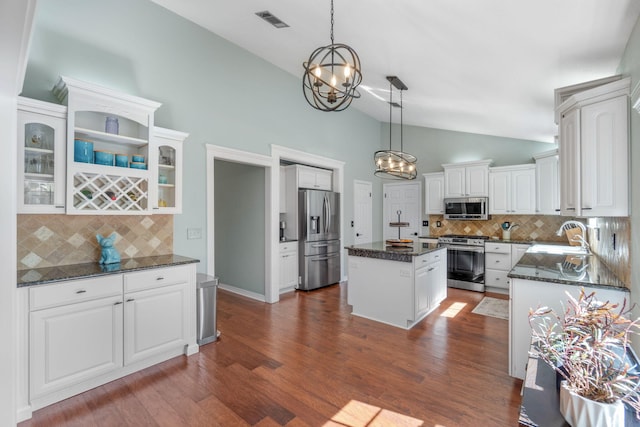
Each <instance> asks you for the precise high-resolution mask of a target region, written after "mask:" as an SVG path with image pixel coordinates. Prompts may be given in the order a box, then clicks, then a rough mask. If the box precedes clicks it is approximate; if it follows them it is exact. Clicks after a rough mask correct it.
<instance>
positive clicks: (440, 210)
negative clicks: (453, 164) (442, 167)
mask: <svg viewBox="0 0 640 427" xmlns="http://www.w3.org/2000/svg"><path fill="white" fill-rule="evenodd" d="M422 176H423V177H424V213H426V214H429V215H443V214H444V172H435V173H425V174H422Z"/></svg>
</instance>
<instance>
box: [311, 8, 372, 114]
mask: <svg viewBox="0 0 640 427" xmlns="http://www.w3.org/2000/svg"><path fill="white" fill-rule="evenodd" d="M302 66H303V67H304V75H303V77H302V90H303V92H304V97H305V99H306V100H307V102H308V103H309V105H311V106H312V107H313V108H315V109H317V110H320V111H342V110H345V109H346V108H347V107H349V105H351V101H353V99H354V98H360V93H359V92H358V90H357V89H356V88H357V87H358V85H359V84H360V82H362V73H361V72H360V58H359V57H358V54H357V53H356V51H355V50H353V49H352V48H351V47H349V46H347V45H346V44H342V43H334V41H333V0H331V44H330V45H329V46H322V47H319V48H317V49H316V50H314V51H313V52H312V53H311V56H309V60H307V62H305V63H303V64H302Z"/></svg>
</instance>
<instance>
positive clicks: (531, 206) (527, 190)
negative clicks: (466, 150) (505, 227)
mask: <svg viewBox="0 0 640 427" xmlns="http://www.w3.org/2000/svg"><path fill="white" fill-rule="evenodd" d="M535 186H536V166H535V165H533V164H531V165H516V166H503V167H495V168H490V170H489V213H490V214H494V215H495V214H520V215H529V214H534V213H535V209H536V198H535V197H536V191H535Z"/></svg>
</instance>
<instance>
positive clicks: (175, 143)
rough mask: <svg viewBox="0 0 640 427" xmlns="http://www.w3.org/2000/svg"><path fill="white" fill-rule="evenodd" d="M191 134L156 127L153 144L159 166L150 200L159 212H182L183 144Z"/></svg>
mask: <svg viewBox="0 0 640 427" xmlns="http://www.w3.org/2000/svg"><path fill="white" fill-rule="evenodd" d="M188 136H189V134H187V133H184V132H178V131H175V130H171V129H164V128H160V127H157V126H156V127H154V129H153V138H152V145H153V147H154V149H153V152H154V153H155V154H156V155H157V156H158V157H157V158H158V167H157V168H156V169H155V170H154V172H155V173H153V174H152V182H153V183H155V184H154V185H151V187H150V192H149V193H150V200H151V201H152V204H153V209H154V210H156V211H157V212H158V213H163V214H164V213H166V214H179V213H182V163H183V162H182V145H183V143H184V141H185V139H187V137H188Z"/></svg>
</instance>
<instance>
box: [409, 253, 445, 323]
mask: <svg viewBox="0 0 640 427" xmlns="http://www.w3.org/2000/svg"><path fill="white" fill-rule="evenodd" d="M420 258H425V259H424V261H425V262H424V264H425V265H424V266H417V267H419V268H417V269H416V272H415V278H414V281H415V282H414V283H415V293H416V294H415V303H416V315H415V317H416V319H420V318H422V317H423V316H424V315H426V314H427V313H429V312H430V311H432V310H433V309H434V308H436V307H437V306H438V305H440V303H441V302H442V301H443V300H444V299H445V298H446V297H447V267H446V261H445V258H446V256H445V254H443V253H440V252H435V253H433V254H427V255H423V256H422V257H420ZM420 258H417V259H416V263H418V262H422V261H423V260H421V259H420Z"/></svg>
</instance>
